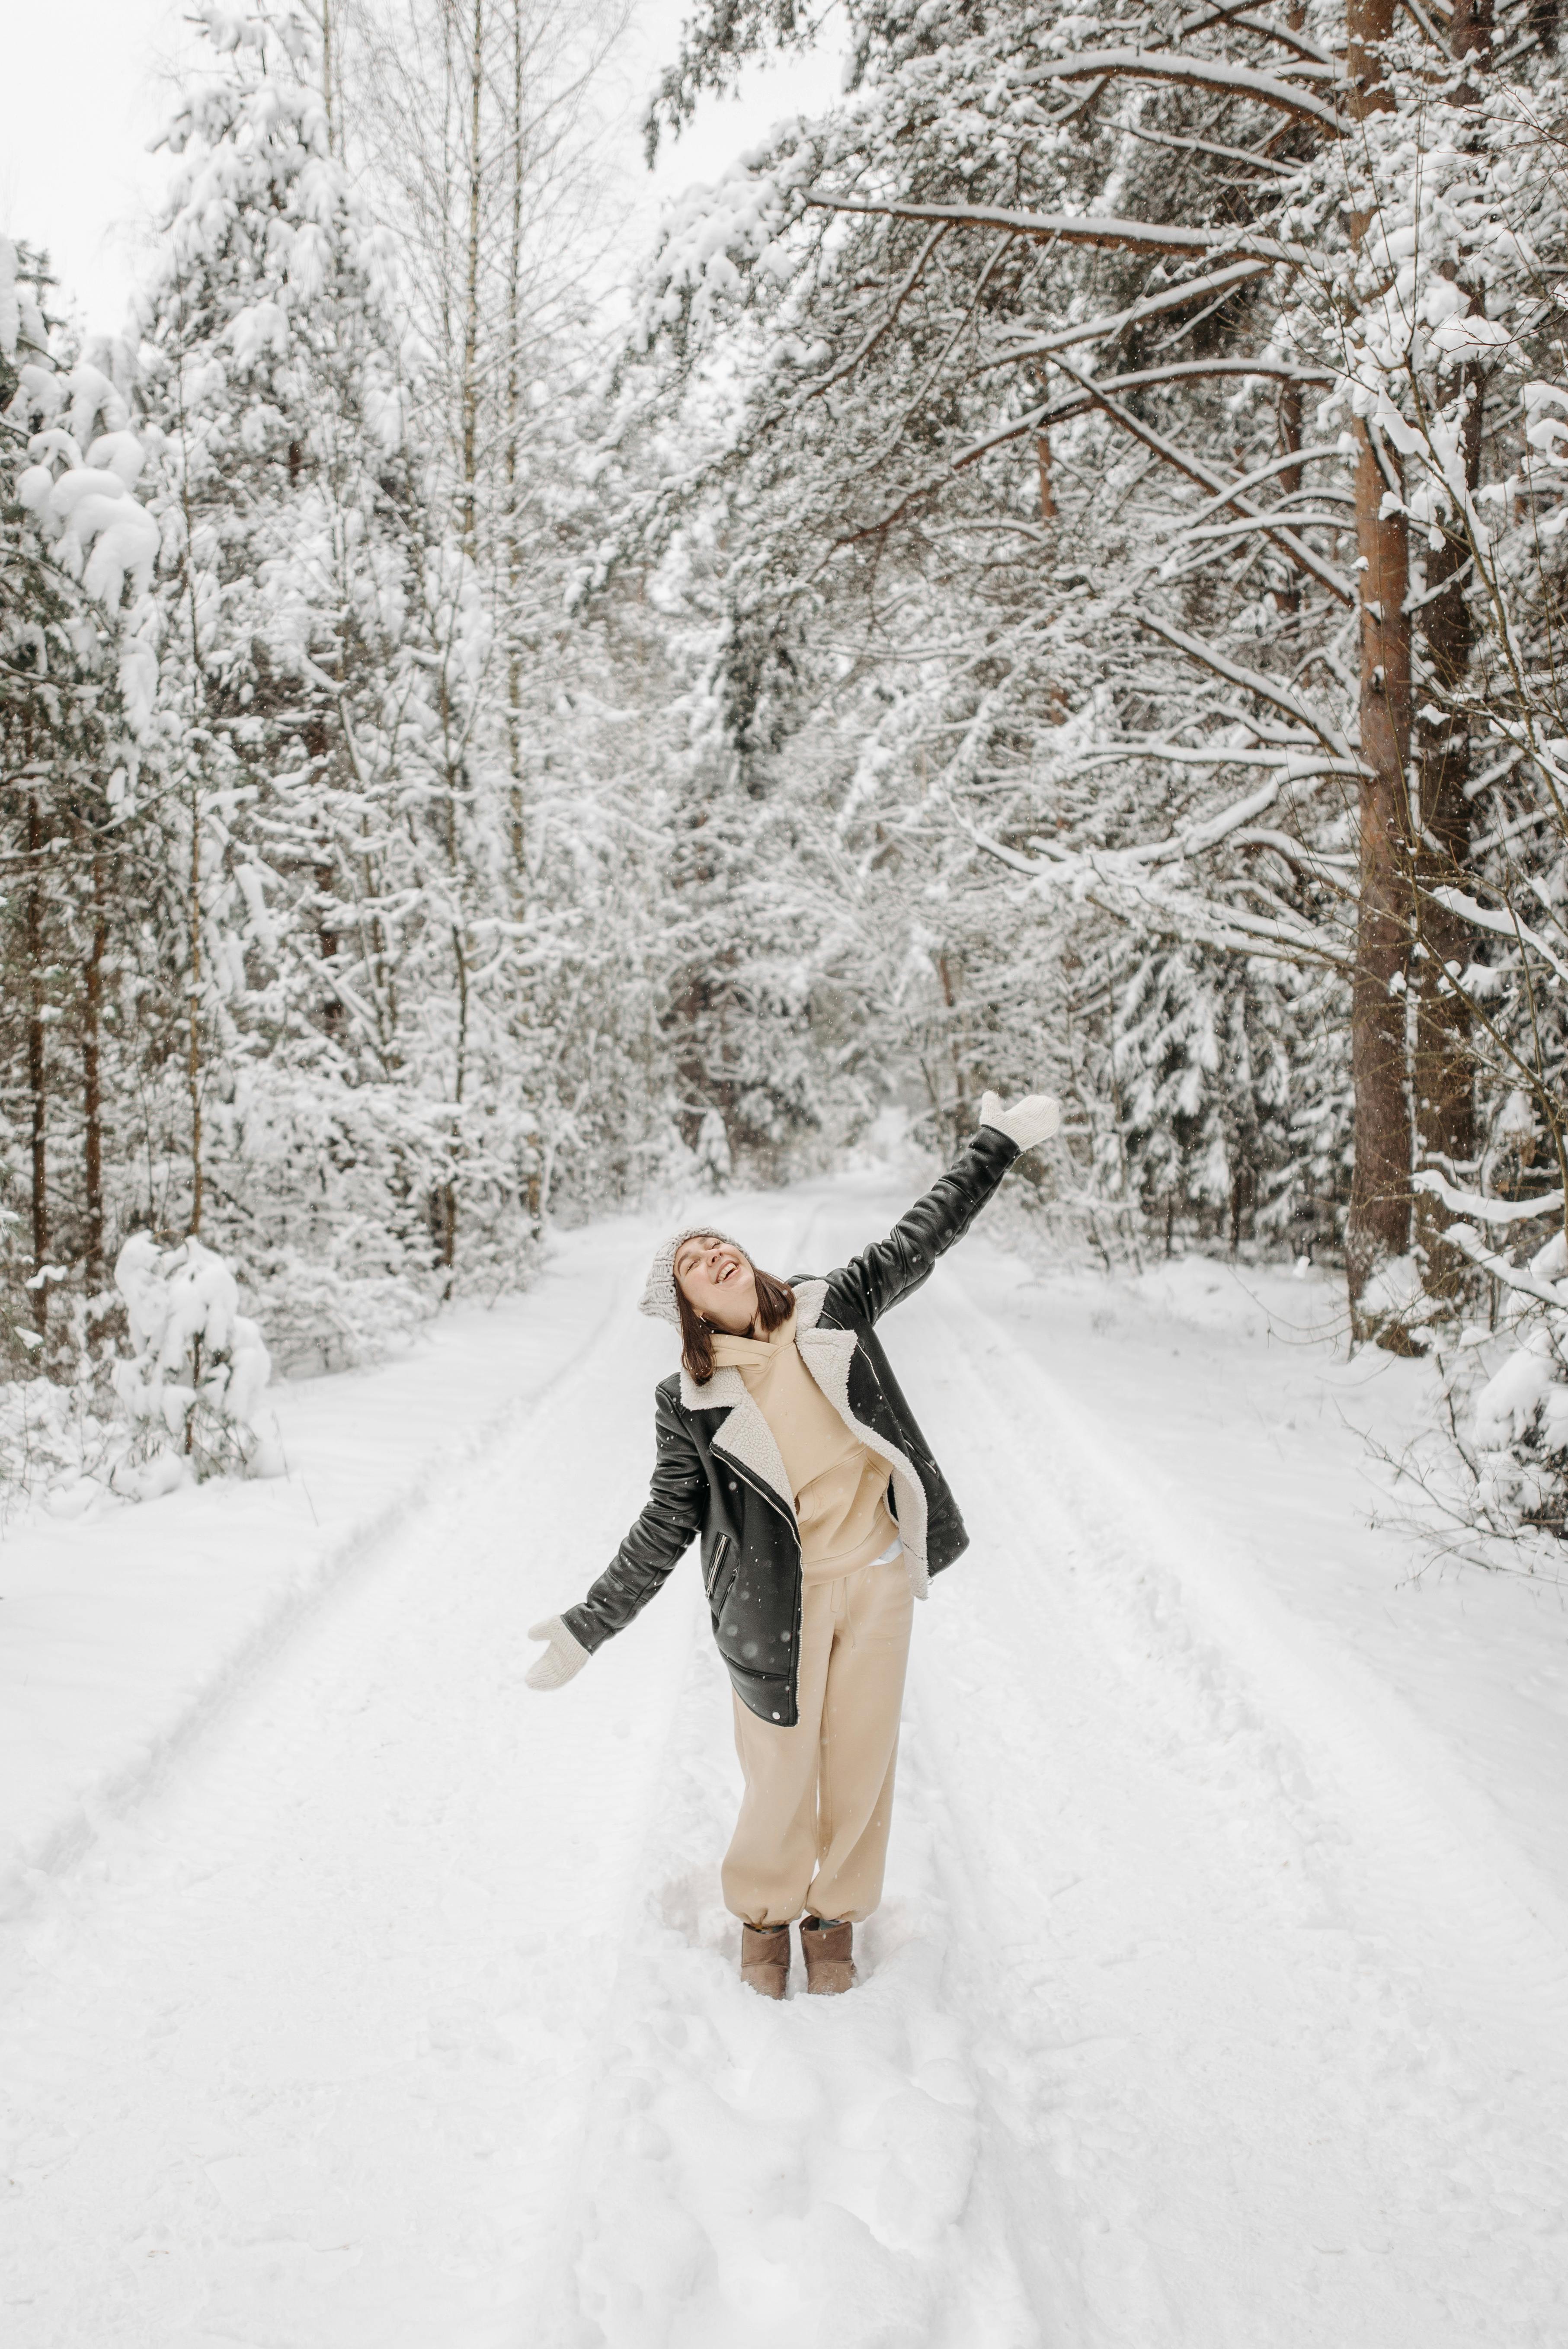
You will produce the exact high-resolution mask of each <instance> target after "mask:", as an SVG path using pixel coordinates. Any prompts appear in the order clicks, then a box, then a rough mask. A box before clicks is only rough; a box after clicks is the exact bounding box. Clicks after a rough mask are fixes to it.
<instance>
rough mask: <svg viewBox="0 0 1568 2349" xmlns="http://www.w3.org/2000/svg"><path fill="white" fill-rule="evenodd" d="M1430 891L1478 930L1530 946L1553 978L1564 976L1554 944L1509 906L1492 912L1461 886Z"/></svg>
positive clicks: (1565, 969) (1567, 969)
mask: <svg viewBox="0 0 1568 2349" xmlns="http://www.w3.org/2000/svg"><path fill="white" fill-rule="evenodd" d="M1430 894H1431V895H1432V897H1433V899H1434V901H1435V902H1436V903H1437V904H1438V905H1446V906H1447V907H1448V910H1449V913H1450V914H1458V915H1460V916H1462V918H1463V919H1464V920H1465V921H1467V922H1470V923H1473V924H1474V926H1475V927H1476V928H1477V929H1478V930H1489V931H1490V932H1491V935H1492V936H1494V937H1500V938H1512V939H1513V940H1514V941H1515V942H1516V943H1517V944H1519V945H1521V946H1527V947H1534V949H1535V951H1536V953H1537V954H1538V955H1539V956H1540V957H1541V958H1542V961H1543V962H1545V963H1548V964H1549V965H1550V966H1551V968H1552V969H1553V972H1554V973H1555V975H1556V976H1557V978H1563V979H1568V964H1565V963H1564V962H1563V960H1562V957H1560V956H1559V955H1558V953H1557V951H1556V949H1555V947H1553V946H1552V945H1550V944H1549V942H1548V941H1547V940H1546V939H1545V938H1543V937H1542V935H1541V933H1540V931H1539V930H1537V929H1532V926H1531V925H1530V924H1529V923H1528V922H1526V921H1523V920H1522V919H1521V917H1520V916H1519V915H1518V914H1516V913H1515V912H1514V911H1513V910H1512V909H1511V908H1510V910H1509V911H1508V912H1507V913H1506V914H1493V913H1491V912H1490V911H1489V910H1488V908H1487V907H1486V906H1485V905H1478V904H1477V903H1476V901H1475V899H1474V898H1473V897H1467V896H1466V895H1465V893H1464V891H1463V890H1462V889H1434V890H1432V892H1431V893H1430Z"/></svg>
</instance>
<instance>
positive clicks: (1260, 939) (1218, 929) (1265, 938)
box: [958, 816, 1350, 969]
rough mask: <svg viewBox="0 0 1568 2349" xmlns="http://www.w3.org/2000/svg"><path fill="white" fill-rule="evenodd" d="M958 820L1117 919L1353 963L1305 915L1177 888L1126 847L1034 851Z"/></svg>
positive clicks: (1195, 938)
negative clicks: (1126, 857)
mask: <svg viewBox="0 0 1568 2349" xmlns="http://www.w3.org/2000/svg"><path fill="white" fill-rule="evenodd" d="M958 822H959V823H960V824H961V826H962V828H963V829H964V830H965V832H966V833H968V835H969V837H970V839H971V840H973V842H974V843H975V846H976V847H977V848H982V849H984V850H985V853H986V854H988V855H990V856H994V857H995V858H996V859H997V861H998V862H999V863H1001V864H1006V866H1008V868H1009V869H1010V870H1011V871H1013V872H1015V873H1017V874H1024V875H1026V877H1027V878H1028V879H1030V880H1031V881H1033V882H1034V884H1035V885H1036V886H1037V888H1038V889H1040V890H1042V891H1044V890H1051V891H1057V890H1061V889H1064V888H1065V889H1067V890H1068V891H1070V892H1071V894H1072V895H1074V896H1076V897H1078V898H1081V899H1082V900H1083V901H1084V902H1085V903H1086V904H1088V905H1096V906H1098V907H1099V910H1100V912H1101V913H1103V914H1109V916H1111V918H1112V919H1113V920H1115V921H1120V922H1127V921H1131V920H1134V919H1136V921H1137V922H1138V924H1139V925H1140V926H1141V927H1143V928H1146V929H1151V930H1155V931H1163V932H1164V933H1166V934H1167V935H1169V936H1174V937H1181V938H1186V939H1190V940H1191V941H1192V942H1194V943H1195V944H1199V945H1203V946H1212V947H1218V948H1219V949H1220V950H1221V951H1222V952H1223V953H1226V954H1245V955H1263V956H1264V957H1267V958H1268V959H1270V960H1272V961H1276V962H1290V963H1298V964H1299V963H1302V962H1316V963H1326V964H1327V965H1329V966H1331V967H1332V968H1336V969H1347V968H1349V965H1350V957H1349V956H1348V955H1347V954H1346V953H1344V952H1342V951H1340V950H1339V949H1338V948H1337V947H1335V946H1334V945H1333V944H1331V943H1330V941H1329V938H1328V936H1327V935H1326V933H1325V932H1323V931H1321V930H1315V929H1312V928H1310V927H1309V926H1308V925H1307V924H1306V923H1305V922H1295V921H1289V920H1284V921H1281V920H1271V919H1270V918H1269V917H1268V916H1265V915H1263V914H1249V913H1246V912H1243V910H1242V909H1241V908H1240V907H1239V906H1234V905H1216V904H1215V903H1214V901H1213V900H1212V898H1207V897H1200V896H1197V895H1194V894H1193V893H1192V892H1191V891H1189V890H1185V889H1172V888H1171V886H1170V885H1168V884H1161V883H1160V882H1158V881H1156V880H1155V879H1154V877H1153V876H1152V875H1151V874H1149V873H1148V872H1146V871H1145V872H1139V871H1135V870H1132V869H1130V867H1129V866H1128V865H1127V864H1124V863H1122V862H1120V861H1119V854H1118V852H1114V851H1112V852H1109V853H1107V852H1103V851H1099V852H1097V851H1094V850H1086V851H1079V852H1078V854H1056V855H1052V856H1047V857H1040V858H1035V857H1029V856H1026V855H1025V854H1023V853H1022V852H1021V851H1020V850H1018V849H1016V848H1009V847H1008V846H1007V844H1006V842H1005V841H1000V840H997V839H995V838H994V837H993V836H992V835H991V834H990V833H985V832H982V831H981V830H980V829H979V827H978V826H977V825H975V824H972V823H968V822H967V821H966V820H965V818H964V817H963V816H959V818H958Z"/></svg>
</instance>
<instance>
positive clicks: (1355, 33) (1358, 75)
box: [1345, 0, 1412, 1346]
mask: <svg viewBox="0 0 1568 2349" xmlns="http://www.w3.org/2000/svg"><path fill="white" fill-rule="evenodd" d="M1393 16H1394V0H1351V5H1350V8H1349V11H1348V14H1347V19H1346V26H1347V31H1348V34H1349V52H1348V56H1347V58H1346V69H1347V74H1348V78H1349V82H1350V111H1351V114H1352V116H1353V117H1354V118H1355V119H1357V121H1364V120H1365V119H1367V117H1368V116H1369V115H1373V114H1378V113H1382V112H1384V111H1386V110H1387V108H1388V107H1389V106H1390V104H1391V103H1392V101H1391V99H1390V97H1389V93H1388V91H1387V87H1386V86H1385V84H1384V82H1383V79H1382V64H1381V45H1382V43H1383V42H1384V41H1386V40H1387V37H1388V35H1389V32H1390V30H1391V28H1392V24H1393ZM1369 225H1370V221H1369V216H1368V215H1367V214H1358V215H1357V216H1356V217H1355V218H1354V219H1353V221H1352V222H1351V236H1352V241H1353V243H1355V244H1356V246H1357V249H1359V247H1360V245H1361V243H1362V241H1363V239H1364V238H1365V235H1366V233H1367V227H1368V226H1369ZM1397 464H1398V459H1397V457H1396V455H1395V452H1394V451H1393V450H1392V449H1391V448H1389V447H1388V446H1387V443H1386V442H1384V441H1383V440H1382V439H1381V438H1380V436H1377V435H1376V432H1375V428H1373V427H1371V426H1370V425H1368V423H1367V420H1366V419H1363V418H1357V423H1356V544H1357V555H1358V556H1359V558H1360V560H1359V565H1358V571H1357V577H1358V580H1359V585H1360V596H1361V679H1360V715H1361V757H1362V761H1363V764H1364V766H1365V768H1366V769H1367V772H1366V773H1365V774H1364V775H1363V777H1362V781H1361V786H1360V902H1359V909H1358V916H1357V937H1356V963H1355V970H1354V975H1353V980H1352V988H1351V1012H1350V1067H1351V1080H1352V1084H1353V1087H1354V1092H1355V1107H1356V1164H1355V1168H1354V1171H1353V1173H1352V1175H1351V1185H1350V1213H1349V1217H1348V1220H1347V1223H1346V1235H1345V1268H1346V1281H1347V1285H1348V1288H1349V1292H1350V1315H1351V1326H1352V1329H1353V1330H1354V1332H1355V1334H1356V1335H1357V1337H1368V1336H1376V1337H1378V1338H1380V1339H1381V1340H1383V1342H1385V1343H1387V1344H1392V1345H1395V1346H1398V1345H1399V1344H1400V1343H1401V1342H1403V1341H1402V1340H1401V1339H1400V1337H1399V1334H1398V1331H1397V1330H1392V1329H1389V1328H1387V1326H1385V1325H1380V1324H1379V1322H1378V1319H1377V1316H1376V1315H1368V1314H1367V1311H1366V1310H1365V1309H1364V1306H1363V1299H1364V1298H1365V1297H1366V1294H1367V1287H1368V1285H1369V1283H1370V1282H1371V1281H1372V1279H1373V1278H1374V1277H1375V1275H1376V1274H1377V1272H1378V1271H1379V1269H1380V1268H1382V1267H1383V1266H1384V1265H1385V1264H1387V1262H1388V1260H1389V1259H1390V1258H1391V1257H1398V1256H1403V1255H1404V1253H1405V1251H1406V1249H1407V1248H1408V1246H1409V1239H1410V1197H1411V1191H1410V1171H1411V1169H1410V1148H1411V1136H1410V1109H1409V1095H1408V1089H1407V1073H1408V1072H1407V1058H1408V1054H1407V1046H1406V1005H1405V992H1404V980H1405V978H1406V974H1407V970H1408V960H1409V944H1410V930H1411V916H1412V892H1411V839H1412V827H1411V810H1410V771H1409V757H1410V710H1411V694H1410V618H1409V612H1408V597H1409V583H1410V562H1409V542H1408V532H1407V529H1406V524H1405V517H1404V514H1403V512H1387V513H1386V512H1384V503H1385V500H1386V499H1387V500H1388V501H1389V502H1392V501H1393V499H1394V498H1396V497H1398V495H1399V493H1400V483H1399V479H1398V471H1397Z"/></svg>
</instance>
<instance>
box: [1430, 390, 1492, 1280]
mask: <svg viewBox="0 0 1568 2349" xmlns="http://www.w3.org/2000/svg"><path fill="white" fill-rule="evenodd" d="M1466 373H1467V375H1468V377H1469V389H1470V409H1469V411H1468V413H1467V415H1466V418H1465V472H1466V476H1467V478H1468V480H1469V482H1470V487H1471V488H1472V489H1473V488H1474V487H1475V484H1476V481H1478V480H1479V478H1480V440H1481V398H1482V385H1481V380H1480V370H1479V369H1478V368H1473V367H1472V368H1470V369H1467V370H1466ZM1469 567H1470V547H1469V544H1468V541H1467V538H1466V535H1465V533H1464V532H1463V530H1462V528H1460V527H1458V526H1457V518H1456V526H1455V527H1451V528H1450V529H1449V531H1448V532H1447V533H1446V534H1445V536H1444V539H1443V543H1442V544H1441V546H1440V547H1438V548H1436V549H1435V550H1434V551H1433V552H1432V553H1430V554H1429V555H1428V558H1427V581H1426V601H1425V603H1424V605H1423V606H1422V612H1421V633H1422V636H1423V639H1424V642H1425V648H1426V655H1427V660H1428V663H1429V667H1430V671H1431V677H1430V682H1429V690H1428V693H1427V696H1426V699H1425V704H1424V707H1425V709H1426V710H1428V711H1429V712H1430V715H1423V716H1422V718H1421V719H1420V720H1419V723H1418V731H1417V749H1418V772H1419V777H1420V793H1421V837H1420V843H1419V847H1418V858H1417V867H1416V886H1417V903H1416V922H1417V929H1418V936H1419V939H1420V943H1421V947H1422V954H1421V957H1420V959H1419V961H1418V964H1417V966H1416V983H1417V994H1416V1056H1415V1069H1414V1076H1415V1084H1414V1092H1415V1101H1416V1143H1417V1149H1418V1153H1419V1156H1420V1161H1421V1164H1423V1165H1434V1166H1437V1167H1439V1169H1440V1170H1441V1171H1442V1172H1443V1173H1445V1174H1449V1176H1450V1177H1452V1178H1454V1179H1462V1177H1463V1174H1464V1173H1465V1172H1466V1170H1467V1168H1468V1167H1469V1165H1470V1163H1471V1162H1473V1160H1474V1157H1475V1147H1476V1133H1475V1077H1474V1070H1473V1066H1472V1061H1471V1054H1470V1013H1469V1011H1468V1009H1466V1007H1465V1004H1464V1002H1463V1001H1462V999H1460V997H1459V996H1458V995H1456V994H1455V993H1454V992H1453V991H1452V990H1451V989H1450V988H1448V987H1446V986H1445V984H1444V978H1443V974H1444V972H1445V970H1446V968H1447V967H1448V966H1449V964H1450V963H1458V964H1460V966H1461V968H1462V966H1463V965H1464V964H1465V962H1466V961H1467V960H1468V959H1469V955H1470V928H1469V926H1468V924H1467V923H1466V922H1465V921H1464V920H1463V919H1462V917H1461V916H1459V915H1458V914H1454V913H1450V912H1449V908H1448V907H1447V906H1446V905H1441V904H1439V902H1438V899H1437V897H1436V896H1435V895H1434V892H1435V891H1436V890H1438V889H1439V888H1441V887H1443V886H1445V885H1446V886H1449V887H1452V886H1455V885H1458V886H1461V887H1462V886H1464V885H1465V884H1466V881H1467V878H1468V874H1469V868H1470V823H1471V809H1470V801H1469V799H1468V797H1467V796H1466V786H1467V784H1468V783H1469V781H1470V720H1469V717H1468V715H1467V714H1466V712H1465V711H1464V710H1463V709H1462V708H1460V706H1459V701H1460V695H1461V693H1462V691H1463V688H1464V683H1465V677H1466V673H1467V671H1468V669H1469V667H1470V652H1471V649H1472V646H1473V641H1474V633H1475V631H1474V626H1473V623H1472V621H1471V618H1470V606H1469V604H1468V603H1467V601H1466V597H1465V574H1466V573H1467V571H1468V570H1469ZM1448 1223H1449V1213H1448V1210H1447V1209H1446V1208H1444V1207H1442V1206H1440V1205H1439V1202H1438V1201H1437V1200H1435V1199H1433V1198H1432V1197H1431V1196H1430V1195H1429V1194H1428V1193H1426V1192H1424V1191H1423V1192H1420V1193H1418V1195H1417V1200H1416V1240H1417V1246H1418V1249H1419V1252H1420V1256H1421V1261H1422V1281H1423V1285H1424V1287H1425V1288H1426V1290H1427V1293H1428V1295H1429V1296H1433V1297H1452V1296H1455V1295H1457V1294H1459V1293H1460V1290H1461V1289H1462V1288H1463V1286H1464V1283H1465V1267H1464V1261H1463V1259H1462V1257H1460V1255H1459V1253H1458V1251H1457V1250H1456V1249H1454V1248H1451V1247H1443V1246H1442V1245H1441V1243H1440V1241H1439V1237H1438V1235H1439V1232H1441V1231H1442V1230H1443V1229H1444V1228H1445V1227H1446V1226H1447V1225H1448Z"/></svg>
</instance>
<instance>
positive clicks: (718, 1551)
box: [707, 1534, 735, 1615]
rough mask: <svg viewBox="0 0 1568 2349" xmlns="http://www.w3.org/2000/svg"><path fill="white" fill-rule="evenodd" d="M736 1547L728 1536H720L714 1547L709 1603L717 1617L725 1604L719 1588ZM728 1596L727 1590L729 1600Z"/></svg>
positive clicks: (708, 1582) (710, 1572) (709, 1584)
mask: <svg viewBox="0 0 1568 2349" xmlns="http://www.w3.org/2000/svg"><path fill="white" fill-rule="evenodd" d="M734 1547H735V1545H734V1543H733V1542H732V1541H731V1540H730V1538H729V1536H728V1535H727V1534H720V1536H719V1537H718V1539H717V1541H716V1542H715V1544H714V1546H713V1564H712V1565H711V1566H710V1567H709V1568H708V1570H707V1603H708V1605H709V1606H710V1607H711V1608H712V1609H713V1611H714V1613H715V1614H716V1615H717V1614H718V1613H719V1612H720V1610H721V1609H722V1607H723V1604H724V1600H723V1599H720V1598H719V1596H718V1587H719V1583H720V1581H721V1580H722V1579H723V1576H724V1569H725V1566H726V1564H727V1560H728V1557H729V1554H730V1552H731V1550H732V1549H733V1548H734ZM731 1579H733V1577H732V1578H731ZM728 1595H729V1593H728V1591H727V1590H726V1592H725V1598H727V1597H728Z"/></svg>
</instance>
